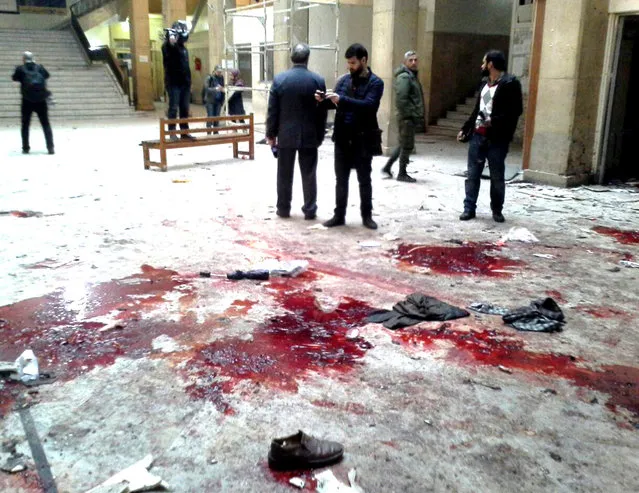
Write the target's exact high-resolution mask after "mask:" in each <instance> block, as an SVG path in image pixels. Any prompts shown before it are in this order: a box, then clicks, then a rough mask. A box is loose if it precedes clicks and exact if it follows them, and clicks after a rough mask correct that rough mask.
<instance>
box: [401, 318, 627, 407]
mask: <svg viewBox="0 0 639 493" xmlns="http://www.w3.org/2000/svg"><path fill="white" fill-rule="evenodd" d="M396 337H398V338H399V339H400V340H402V341H403V342H405V343H409V344H413V345H420V346H422V345H423V346H432V345H434V344H435V342H436V341H449V342H450V343H452V344H453V345H454V348H455V349H453V350H451V352H450V353H449V356H452V357H453V358H454V359H456V360H458V361H460V362H462V363H471V364H472V363H476V362H479V363H482V364H485V365H489V366H499V365H502V366H505V367H507V368H510V369H518V370H523V371H526V372H530V373H541V374H544V375H554V376H558V377H561V378H565V379H567V380H570V381H572V382H573V383H574V384H575V385H577V386H579V387H586V388H589V389H593V390H597V391H600V392H603V393H606V394H609V395H610V399H609V401H608V405H609V407H611V408H613V409H614V408H615V406H621V407H624V408H626V409H628V410H629V411H631V412H632V413H634V414H635V415H637V416H639V369H638V368H632V367H627V366H620V365H606V366H602V367H601V368H600V370H589V369H587V368H583V367H582V366H580V364H579V363H580V360H578V359H576V358H574V357H572V356H569V355H563V354H542V353H534V352H531V351H527V350H526V349H525V348H524V343H523V341H521V340H515V339H511V338H507V337H503V336H500V335H499V334H498V333H497V332H496V331H493V330H487V331H472V330H471V331H468V332H466V331H459V330H454V329H450V328H448V327H445V326H443V327H441V328H439V329H437V330H417V329H404V331H402V333H401V334H399V335H398V336H396Z"/></svg>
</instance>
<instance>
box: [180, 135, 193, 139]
mask: <svg viewBox="0 0 639 493" xmlns="http://www.w3.org/2000/svg"><path fill="white" fill-rule="evenodd" d="M180 138H181V139H182V140H195V137H193V136H192V135H191V134H182V135H180Z"/></svg>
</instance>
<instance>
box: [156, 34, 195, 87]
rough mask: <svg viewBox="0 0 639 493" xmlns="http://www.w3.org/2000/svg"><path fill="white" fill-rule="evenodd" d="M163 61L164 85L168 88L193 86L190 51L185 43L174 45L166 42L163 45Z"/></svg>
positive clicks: (179, 42)
mask: <svg viewBox="0 0 639 493" xmlns="http://www.w3.org/2000/svg"><path fill="white" fill-rule="evenodd" d="M162 61H163V62H164V84H165V85H166V86H167V87H170V86H188V87H190V86H191V68H190V67H189V50H187V49H186V46H184V43H182V42H181V41H178V42H177V43H175V44H174V45H172V44H171V43H169V42H168V41H165V42H164V44H163V45H162Z"/></svg>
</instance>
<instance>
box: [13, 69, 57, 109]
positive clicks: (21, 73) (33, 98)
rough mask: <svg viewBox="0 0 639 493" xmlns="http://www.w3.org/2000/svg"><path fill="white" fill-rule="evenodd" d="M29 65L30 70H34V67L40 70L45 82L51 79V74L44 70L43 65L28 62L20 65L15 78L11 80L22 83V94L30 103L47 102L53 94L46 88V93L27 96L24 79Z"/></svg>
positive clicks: (15, 72) (14, 74)
mask: <svg viewBox="0 0 639 493" xmlns="http://www.w3.org/2000/svg"><path fill="white" fill-rule="evenodd" d="M27 65H28V68H29V70H33V67H36V68H37V70H39V71H40V73H41V74H42V77H43V78H44V80H45V81H46V80H47V79H48V78H49V72H48V71H47V69H46V68H44V67H43V66H42V65H39V64H37V63H34V62H28V63H25V64H24V65H18V66H17V67H16V69H15V71H14V72H13V76H12V77H11V78H12V79H13V80H14V81H16V82H19V83H20V93H21V94H22V98H23V99H26V100H27V101H30V102H32V103H40V102H42V101H44V100H46V99H47V97H48V96H49V94H51V93H50V92H49V91H47V90H46V88H45V90H44V92H42V93H40V94H27V91H26V89H25V86H24V78H25V75H26V74H25V71H26V70H27V68H26V66H27Z"/></svg>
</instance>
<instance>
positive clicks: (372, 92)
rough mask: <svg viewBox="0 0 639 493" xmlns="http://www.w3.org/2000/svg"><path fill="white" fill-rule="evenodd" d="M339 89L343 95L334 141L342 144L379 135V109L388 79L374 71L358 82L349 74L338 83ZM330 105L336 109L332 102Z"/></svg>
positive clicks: (340, 98) (336, 121)
mask: <svg viewBox="0 0 639 493" xmlns="http://www.w3.org/2000/svg"><path fill="white" fill-rule="evenodd" d="M335 92H336V93H337V94H339V104H338V105H337V108H336V109H337V113H336V114H335V126H334V127H333V141H334V142H338V143H339V142H347V141H351V140H362V141H368V140H369V139H371V138H378V137H379V125H378V124H377V110H378V109H379V103H380V101H381V99H382V95H383V94H384V81H382V79H380V78H379V77H377V76H376V75H375V74H374V73H373V72H369V76H368V77H367V78H362V77H360V78H359V79H357V80H356V81H354V80H353V77H352V76H351V75H350V74H346V75H344V76H342V77H340V79H339V80H338V81H337V83H336V84H335ZM328 104H329V105H331V107H332V108H335V106H334V105H332V103H330V101H328ZM376 134H377V135H376Z"/></svg>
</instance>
